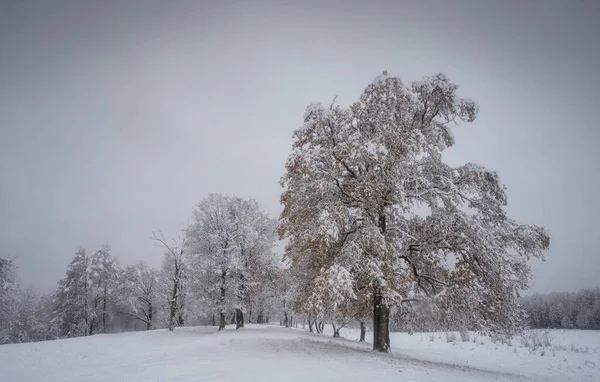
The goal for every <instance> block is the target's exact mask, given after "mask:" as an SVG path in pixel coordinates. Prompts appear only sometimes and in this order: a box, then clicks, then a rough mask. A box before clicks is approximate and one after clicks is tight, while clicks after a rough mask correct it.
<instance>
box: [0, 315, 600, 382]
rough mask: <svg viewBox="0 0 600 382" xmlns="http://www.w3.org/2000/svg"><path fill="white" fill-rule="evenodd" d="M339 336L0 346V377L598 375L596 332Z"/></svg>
mask: <svg viewBox="0 0 600 382" xmlns="http://www.w3.org/2000/svg"><path fill="white" fill-rule="evenodd" d="M329 326H331V325H329ZM341 334H342V336H346V337H348V339H343V338H342V339H333V338H331V336H328V335H327V331H326V334H321V335H317V334H311V333H307V332H306V331H304V330H299V329H286V328H281V327H276V326H266V325H252V324H250V325H247V327H246V328H243V329H240V330H237V331H236V330H234V328H232V327H227V330H225V331H224V332H217V331H216V329H215V328H213V327H195V328H177V329H176V330H175V331H174V332H168V331H166V330H154V331H147V332H132V333H119V334H106V335H95V336H93V337H80V338H73V339H65V340H56V341H45V342H37V343H29V344H12V345H3V346H0V381H2V382H9V381H11V382H12V381H14V382H30V381H65V382H68V381H77V382H85V381H143V382H150V381H209V380H210V381H212V382H220V381H244V382H246V381H265V382H271V381H302V382H306V381H425V382H428V381H444V382H450V381H481V382H485V381H600V368H599V367H600V352H599V350H598V348H599V347H600V342H599V340H600V332H594V331H586V332H582V331H556V332H552V333H551V334H552V337H553V338H552V340H553V344H552V345H553V346H554V347H556V348H562V347H565V350H564V351H563V350H560V349H559V350H557V349H556V348H553V349H551V348H546V350H545V352H546V354H545V355H544V356H541V355H539V353H540V350H539V349H538V350H537V353H535V352H531V353H530V352H529V351H528V350H527V348H525V347H520V345H517V344H514V345H512V346H508V345H501V344H494V343H492V342H491V341H489V340H487V339H485V338H483V337H481V338H479V339H478V340H476V342H475V343H473V342H460V337H458V338H457V340H456V342H452V343H449V342H446V341H447V340H446V337H445V333H433V334H429V333H418V334H414V335H408V334H405V333H392V338H391V340H392V346H393V354H379V353H374V352H373V351H371V350H370V345H369V344H364V343H358V342H356V341H354V339H355V337H356V338H358V337H357V336H358V331H357V330H355V329H342V332H341ZM370 334H371V333H367V335H370ZM555 337H556V338H555ZM432 338H433V341H432V340H431V339H432ZM514 342H516V341H515V340H513V343H514ZM478 343H481V344H478ZM571 345H573V347H571ZM505 348H506V349H505ZM514 348H516V349H517V352H516V353H515V350H514ZM552 351H554V352H555V355H552Z"/></svg>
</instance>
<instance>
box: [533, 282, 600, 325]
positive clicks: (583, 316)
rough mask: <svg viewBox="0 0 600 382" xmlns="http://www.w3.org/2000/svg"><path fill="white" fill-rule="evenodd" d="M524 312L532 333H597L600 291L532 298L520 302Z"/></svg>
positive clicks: (599, 315)
mask: <svg viewBox="0 0 600 382" xmlns="http://www.w3.org/2000/svg"><path fill="white" fill-rule="evenodd" d="M523 308H524V309H525V311H526V312H527V316H528V324H529V325H530V326H531V327H532V328H535V329H593V330H600V288H596V289H583V290H580V291H579V292H572V293H568V292H562V293H550V294H534V295H532V296H528V297H526V298H525V299H524V300H523Z"/></svg>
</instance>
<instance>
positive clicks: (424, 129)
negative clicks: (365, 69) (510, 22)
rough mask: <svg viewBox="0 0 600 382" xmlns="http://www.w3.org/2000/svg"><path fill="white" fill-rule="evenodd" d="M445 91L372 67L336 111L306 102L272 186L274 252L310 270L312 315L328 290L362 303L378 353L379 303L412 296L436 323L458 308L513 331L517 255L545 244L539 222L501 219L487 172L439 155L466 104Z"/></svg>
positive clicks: (408, 300) (486, 326)
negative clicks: (437, 310) (357, 91)
mask: <svg viewBox="0 0 600 382" xmlns="http://www.w3.org/2000/svg"><path fill="white" fill-rule="evenodd" d="M457 88H458V87H457V86H456V85H455V84H453V83H451V82H450V80H449V79H448V77H446V76H445V75H444V74H437V75H434V76H432V77H429V78H426V79H424V80H423V81H418V82H415V83H413V84H412V85H411V86H406V85H404V84H403V83H402V82H401V81H400V79H399V78H397V77H391V76H388V75H387V73H384V74H383V75H381V76H379V77H377V78H376V79H375V81H373V83H372V84H370V85H368V86H367V88H366V89H365V91H364V92H363V94H362V95H361V96H360V99H359V100H358V101H357V102H355V103H354V104H352V105H351V106H350V107H349V108H348V109H344V108H341V107H340V106H337V105H335V104H332V105H331V106H330V107H327V108H326V107H323V106H322V105H320V104H312V105H310V106H309V107H308V108H307V109H306V112H305V114H304V124H303V125H302V127H300V128H299V129H298V130H296V132H295V133H294V138H295V141H294V144H293V152H292V154H291V155H290V156H289V158H288V161H287V164H286V172H285V174H284V176H283V178H282V181H281V184H282V186H283V187H284V191H283V193H282V196H281V201H282V203H283V205H284V210H283V212H282V214H281V218H280V225H279V233H280V238H281V239H288V245H287V247H286V257H287V258H288V259H289V260H290V261H291V266H292V268H294V267H297V268H299V270H298V272H297V273H299V274H302V273H305V274H307V275H309V276H310V277H314V279H313V281H311V282H312V283H313V287H312V288H311V289H310V291H311V293H310V295H309V296H308V298H307V299H306V301H305V302H306V303H307V304H314V307H313V308H314V309H315V310H323V309H324V308H326V307H325V306H321V305H320V304H326V303H328V302H331V301H332V300H331V297H333V298H334V301H337V302H336V304H343V300H347V299H358V300H363V301H369V302H370V305H371V309H372V310H371V311H372V322H373V337H374V338H373V348H374V349H375V350H378V351H388V349H389V347H390V339H389V320H390V315H391V314H393V312H391V309H392V308H393V309H395V310H401V311H402V312H405V313H406V314H409V313H410V309H407V308H405V307H406V306H408V305H410V304H412V303H414V302H416V301H419V300H423V299H429V300H431V301H432V302H434V303H435V304H436V305H437V306H439V307H441V310H442V311H443V312H444V317H443V318H444V319H446V320H451V319H453V317H455V316H456V315H457V314H458V313H459V312H461V313H464V312H468V314H467V316H468V317H470V322H469V323H468V324H469V325H470V326H472V327H473V328H476V329H477V330H484V331H492V332H510V331H512V330H514V329H515V328H517V327H518V326H519V325H520V317H521V313H522V312H521V310H520V307H519V293H520V291H521V290H523V289H525V288H527V286H528V282H529V279H530V268H529V266H528V264H527V260H528V259H529V258H530V257H532V256H533V257H542V255H543V251H544V250H545V249H547V248H548V246H549V236H548V234H547V233H546V231H545V230H544V229H543V228H540V227H537V226H527V225H521V224H518V223H517V222H515V221H514V220H512V219H510V218H509V217H508V216H507V215H506V212H505V210H504V206H505V205H506V203H507V198H506V193H505V188H504V186H503V185H502V184H501V183H500V181H499V178H498V175H497V174H496V173H495V172H493V171H489V170H487V169H485V168H483V167H482V166H479V165H476V164H472V163H469V164H466V165H463V166H458V167H452V166H449V165H447V164H445V163H444V162H443V161H442V152H443V151H444V150H445V149H446V148H448V147H450V146H452V145H453V143H454V138H453V136H452V134H451V132H450V129H449V125H450V124H451V123H453V122H455V121H464V122H472V121H474V120H475V117H476V114H477V110H478V109H477V106H476V105H475V103H474V102H473V101H471V100H467V99H462V98H459V97H458V96H457V95H456V90H457ZM315 273H318V275H317V276H316V277H315V276H314V274H315ZM321 285H323V286H326V287H320V286H321Z"/></svg>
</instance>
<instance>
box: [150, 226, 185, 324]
mask: <svg viewBox="0 0 600 382" xmlns="http://www.w3.org/2000/svg"><path fill="white" fill-rule="evenodd" d="M152 240H154V241H155V242H156V243H157V245H159V246H160V247H162V248H164V249H165V250H166V252H165V255H164V258H163V265H162V275H161V279H162V280H163V286H164V288H163V293H164V294H165V295H166V296H167V300H168V307H169V330H170V331H173V329H174V327H175V324H176V323H177V325H178V326H183V321H184V319H183V314H184V303H185V260H186V259H185V255H186V249H185V246H186V242H185V240H186V238H185V235H182V236H181V237H180V238H179V239H178V240H175V239H172V243H167V241H166V240H165V237H164V235H163V234H162V232H160V235H159V236H157V235H156V234H153V237H152Z"/></svg>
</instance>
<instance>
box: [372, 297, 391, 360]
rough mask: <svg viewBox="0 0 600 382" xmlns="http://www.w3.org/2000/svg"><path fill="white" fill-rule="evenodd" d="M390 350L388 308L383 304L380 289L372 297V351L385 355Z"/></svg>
mask: <svg viewBox="0 0 600 382" xmlns="http://www.w3.org/2000/svg"><path fill="white" fill-rule="evenodd" d="M389 349H390V307H389V306H388V305H386V304H385V303H384V302H383V296H382V294H381V289H380V288H376V289H375V293H374V295H373V350H377V351H380V352H384V353H387V352H388V351H389Z"/></svg>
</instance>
